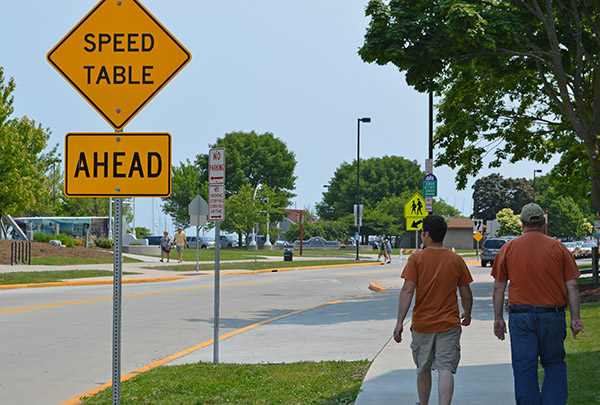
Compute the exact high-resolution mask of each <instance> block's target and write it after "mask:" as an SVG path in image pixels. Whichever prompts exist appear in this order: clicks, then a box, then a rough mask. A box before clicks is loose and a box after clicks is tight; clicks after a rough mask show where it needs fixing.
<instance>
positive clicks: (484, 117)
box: [359, 0, 600, 212]
mask: <svg viewBox="0 0 600 405" xmlns="http://www.w3.org/2000/svg"><path fill="white" fill-rule="evenodd" d="M366 14H367V15H368V16H370V17H371V21H370V24H369V27H368V29H367V32H366V35H365V42H364V45H363V46H362V48H361V49H360V51H359V53H360V56H361V57H362V59H363V60H364V61H366V62H376V63H378V64H381V65H385V64H388V63H392V64H394V65H396V66H397V67H398V68H399V69H400V70H401V71H403V72H406V80H407V82H408V84H410V85H412V86H414V87H415V88H416V89H417V90H418V91H421V92H433V93H435V94H436V95H437V96H438V97H439V104H438V114H437V119H438V121H439V123H440V124H439V125H438V127H437V130H436V136H435V143H436V144H437V146H438V147H440V148H441V149H442V153H441V154H440V155H439V156H438V157H437V159H436V164H437V165H440V164H446V165H448V166H450V167H452V168H458V171H457V177H456V180H457V184H458V187H459V188H464V187H465V185H466V182H467V178H468V176H475V175H476V174H477V173H478V171H479V170H480V168H481V167H482V165H483V161H484V158H485V157H486V156H490V154H491V152H492V151H493V154H492V156H493V158H494V159H493V160H492V161H491V163H490V166H491V167H500V166H501V164H502V163H503V162H504V161H506V160H508V161H509V162H516V161H519V160H523V159H531V160H534V161H538V162H547V161H549V159H550V158H551V156H552V155H554V154H560V155H561V161H560V163H559V164H558V165H557V166H556V167H555V169H554V170H553V175H555V176H557V177H562V178H564V179H566V178H569V177H574V176H577V178H579V179H582V180H583V179H587V181H590V179H591V186H592V187H591V190H592V192H591V200H592V203H593V206H594V208H595V210H596V211H597V212H598V211H600V142H599V139H600V137H599V135H600V65H599V64H600V17H599V16H600V3H599V2H598V1H597V0H572V1H559V0H497V1H479V0H463V1H452V0H450V1H447V0H443V1H442V0H421V1H412V0H390V1H389V2H388V1H384V0H370V1H369V4H368V6H367V9H366Z"/></svg>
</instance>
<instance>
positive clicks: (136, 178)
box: [65, 132, 171, 197]
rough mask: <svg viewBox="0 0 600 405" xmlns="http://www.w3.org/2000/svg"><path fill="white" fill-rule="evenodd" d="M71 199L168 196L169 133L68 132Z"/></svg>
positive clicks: (67, 182) (67, 178)
mask: <svg viewBox="0 0 600 405" xmlns="http://www.w3.org/2000/svg"><path fill="white" fill-rule="evenodd" d="M65 194H66V195H67V196H69V197H168V196H169V195H170V194H171V135H170V134H168V133H113V132H108V133H106V132H105V133H69V134H67V135H66V137H65Z"/></svg>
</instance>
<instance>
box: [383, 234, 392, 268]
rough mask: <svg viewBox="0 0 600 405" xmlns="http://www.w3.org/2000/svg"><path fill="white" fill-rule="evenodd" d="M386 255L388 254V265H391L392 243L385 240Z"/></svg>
mask: <svg viewBox="0 0 600 405" xmlns="http://www.w3.org/2000/svg"><path fill="white" fill-rule="evenodd" d="M385 254H386V256H387V257H386V261H385V263H386V264H390V263H391V262H392V243H391V242H390V240H389V239H386V240H385Z"/></svg>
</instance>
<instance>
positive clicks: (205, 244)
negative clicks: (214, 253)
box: [186, 236, 215, 249]
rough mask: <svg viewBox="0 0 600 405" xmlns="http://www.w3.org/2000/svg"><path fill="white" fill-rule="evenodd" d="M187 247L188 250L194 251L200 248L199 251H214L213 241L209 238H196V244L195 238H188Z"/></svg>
mask: <svg viewBox="0 0 600 405" xmlns="http://www.w3.org/2000/svg"><path fill="white" fill-rule="evenodd" d="M186 239H187V245H188V248H190V249H196V248H197V247H200V249H214V248H215V239H214V238H212V237H210V236H200V238H198V242H196V237H195V236H188V237H187V238H186Z"/></svg>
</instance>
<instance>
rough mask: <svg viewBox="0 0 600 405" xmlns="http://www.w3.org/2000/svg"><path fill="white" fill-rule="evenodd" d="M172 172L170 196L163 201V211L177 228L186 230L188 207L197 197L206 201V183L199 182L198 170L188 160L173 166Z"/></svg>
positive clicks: (188, 221)
mask: <svg viewBox="0 0 600 405" xmlns="http://www.w3.org/2000/svg"><path fill="white" fill-rule="evenodd" d="M172 172H173V176H172V180H171V195H170V196H169V197H167V198H164V199H163V211H164V212H165V213H166V214H168V215H169V216H171V218H173V222H175V224H176V225H177V226H182V227H184V228H187V227H188V226H189V224H190V214H189V210H188V206H189V205H190V203H191V202H192V200H193V199H194V198H196V196H197V195H199V196H201V197H202V198H204V199H205V200H206V201H208V183H207V182H206V181H204V182H201V181H200V171H199V168H198V167H197V166H195V165H193V164H192V163H191V162H190V161H189V159H186V161H185V162H180V163H179V166H173V169H172Z"/></svg>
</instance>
